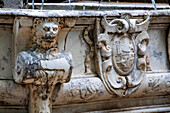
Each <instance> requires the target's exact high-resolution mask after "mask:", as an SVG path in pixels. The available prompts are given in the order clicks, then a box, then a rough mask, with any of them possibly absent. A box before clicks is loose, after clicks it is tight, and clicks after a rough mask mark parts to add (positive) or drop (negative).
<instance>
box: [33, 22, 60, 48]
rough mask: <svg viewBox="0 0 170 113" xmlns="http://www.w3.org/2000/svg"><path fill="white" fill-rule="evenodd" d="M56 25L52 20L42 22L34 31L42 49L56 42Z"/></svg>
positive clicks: (52, 45)
mask: <svg viewBox="0 0 170 113" xmlns="http://www.w3.org/2000/svg"><path fill="white" fill-rule="evenodd" d="M58 30H59V28H58V25H57V24H55V23H54V22H43V23H42V27H40V29H39V30H37V32H36V33H35V36H36V42H37V44H38V45H40V46H41V47H42V48H44V49H49V48H51V47H54V46H55V44H56V43H57V34H58Z"/></svg>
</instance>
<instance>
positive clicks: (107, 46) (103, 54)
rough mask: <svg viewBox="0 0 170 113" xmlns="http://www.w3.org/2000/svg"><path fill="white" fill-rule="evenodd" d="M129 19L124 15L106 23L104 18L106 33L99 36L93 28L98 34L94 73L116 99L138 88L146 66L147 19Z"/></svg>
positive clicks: (97, 23)
mask: <svg viewBox="0 0 170 113" xmlns="http://www.w3.org/2000/svg"><path fill="white" fill-rule="evenodd" d="M129 17H132V16H129V14H125V15H122V17H121V19H114V20H111V21H110V22H108V21H107V19H106V16H105V17H104V19H103V20H102V21H101V23H102V27H103V28H104V30H105V32H104V33H100V29H96V30H98V31H97V33H99V34H97V42H96V43H97V44H96V53H97V54H96V55H97V56H96V58H98V61H97V65H98V70H99V71H97V73H98V75H99V76H100V78H101V79H102V81H103V83H104V85H105V87H106V89H107V90H108V91H109V92H110V93H111V94H117V95H119V96H127V95H130V94H131V93H132V92H134V91H135V90H137V89H138V88H139V86H140V84H141V83H142V81H143V79H144V78H145V73H146V67H147V66H146V64H147V59H146V49H147V46H148V43H149V35H148V33H147V28H148V25H149V19H150V16H149V14H148V16H147V19H146V20H144V19H143V20H144V21H143V22H142V21H141V20H138V19H130V18H129ZM139 21H141V23H139ZM99 23H100V22H99V21H97V22H96V25H97V26H99ZM137 23H138V24H137ZM96 28H98V27H96Z"/></svg>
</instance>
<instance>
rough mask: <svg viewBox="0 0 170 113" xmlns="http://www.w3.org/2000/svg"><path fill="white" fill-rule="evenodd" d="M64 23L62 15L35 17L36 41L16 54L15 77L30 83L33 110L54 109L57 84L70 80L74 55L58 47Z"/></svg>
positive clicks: (45, 112)
mask: <svg viewBox="0 0 170 113" xmlns="http://www.w3.org/2000/svg"><path fill="white" fill-rule="evenodd" d="M63 24H64V23H63V20H62V19H60V18H45V19H40V18H35V19H34V24H33V34H34V36H33V44H32V45H31V47H30V48H29V49H27V50H25V51H22V52H19V53H18V54H17V58H16V62H15V69H14V74H13V78H14V80H15V82H17V83H19V84H28V85H29V91H30V95H29V112H30V113H52V95H53V91H54V88H55V86H56V84H58V83H66V82H69V81H70V78H71V74H72V68H73V62H72V55H71V53H70V52H66V51H59V50H58V48H57V36H58V32H59V31H60V29H61V27H62V26H63Z"/></svg>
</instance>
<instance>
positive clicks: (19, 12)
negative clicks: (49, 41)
mask: <svg viewBox="0 0 170 113" xmlns="http://www.w3.org/2000/svg"><path fill="white" fill-rule="evenodd" d="M145 12H149V14H150V16H169V15H170V10H150V11H149V10H112V11H78V10H31V9H30V10H28V9H9V8H5V9H2V8H1V9H0V15H14V16H29V17H103V16H104V15H107V16H120V14H124V13H129V14H131V15H132V16H143V13H145Z"/></svg>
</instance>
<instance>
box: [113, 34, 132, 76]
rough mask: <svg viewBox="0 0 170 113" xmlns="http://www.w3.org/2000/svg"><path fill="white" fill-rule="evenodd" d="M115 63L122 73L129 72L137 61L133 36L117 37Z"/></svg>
mask: <svg viewBox="0 0 170 113" xmlns="http://www.w3.org/2000/svg"><path fill="white" fill-rule="evenodd" d="M112 47H113V50H112V53H113V55H112V56H113V58H112V61H113V65H114V67H115V69H116V71H117V72H118V73H119V74H120V75H127V74H129V73H130V72H131V71H132V69H133V67H134V61H135V44H134V41H132V39H131V37H128V36H121V37H117V38H116V39H115V40H114V43H113V46H112Z"/></svg>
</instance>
